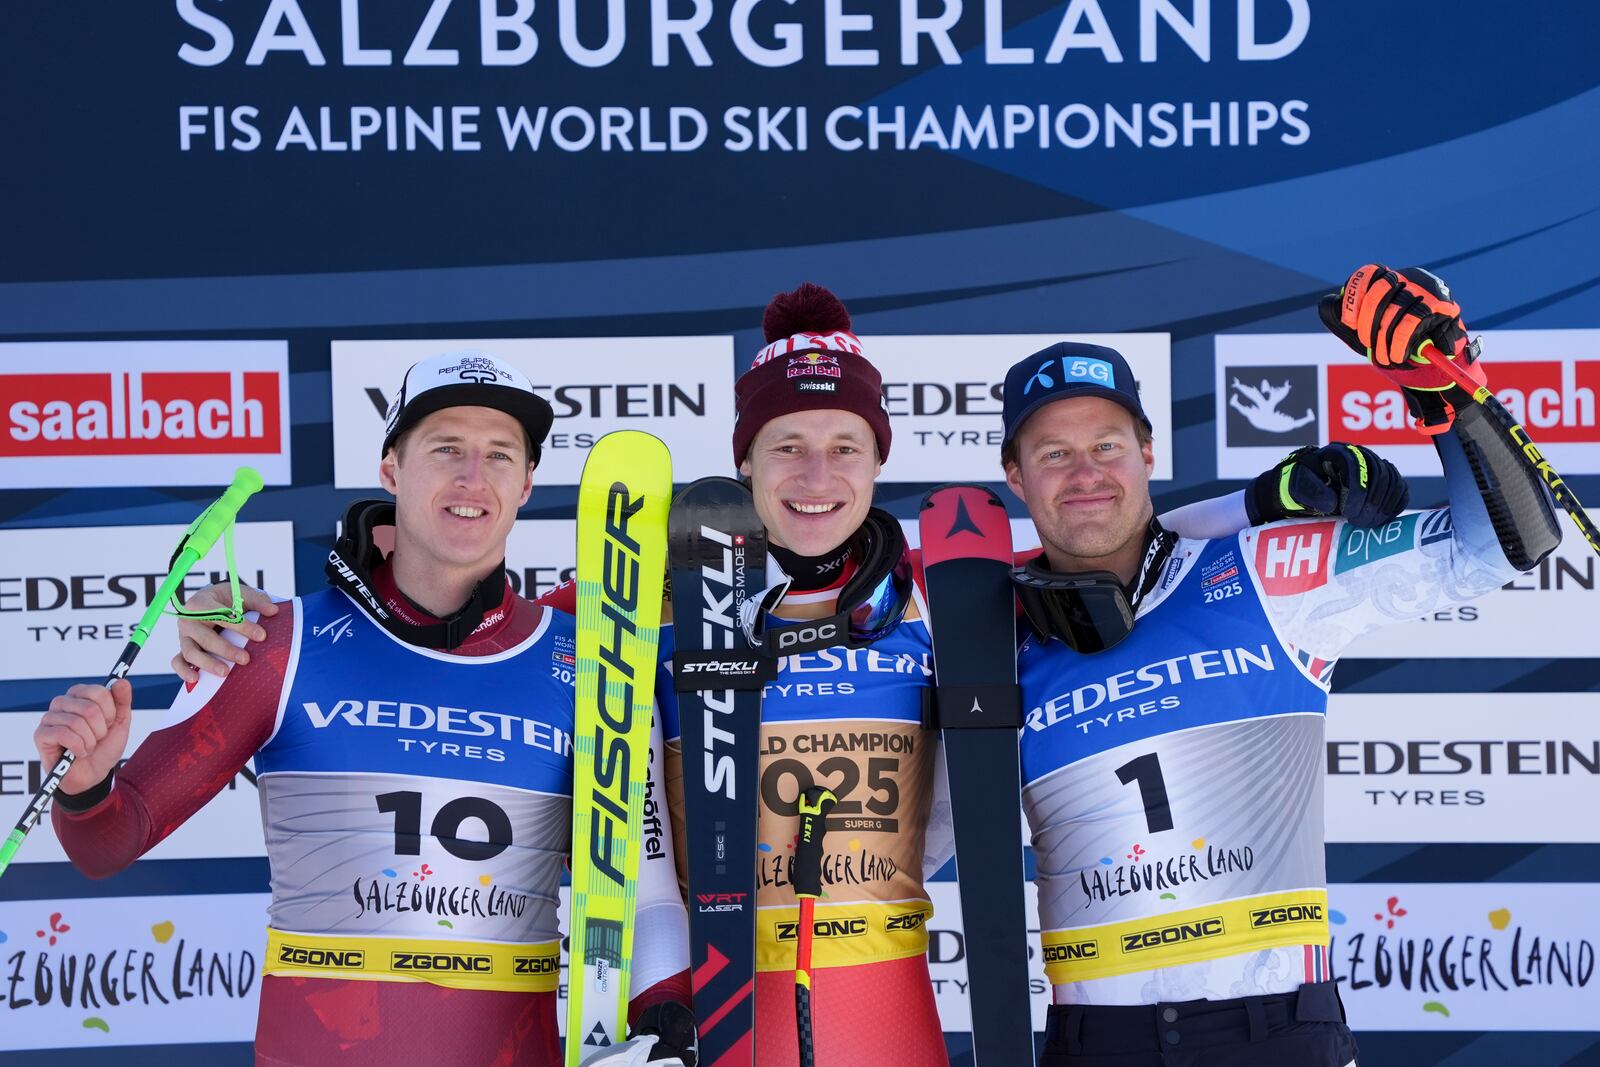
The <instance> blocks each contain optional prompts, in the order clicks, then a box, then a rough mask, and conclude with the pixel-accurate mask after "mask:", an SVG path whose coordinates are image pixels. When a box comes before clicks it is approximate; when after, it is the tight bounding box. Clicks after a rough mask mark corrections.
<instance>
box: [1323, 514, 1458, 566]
mask: <svg viewBox="0 0 1600 1067" xmlns="http://www.w3.org/2000/svg"><path fill="white" fill-rule="evenodd" d="M1438 514H1444V515H1445V516H1446V525H1447V526H1448V522H1449V512H1442V513H1438ZM1417 519H1418V516H1416V515H1402V516H1400V517H1399V518H1398V519H1395V520H1394V521H1393V522H1389V523H1385V524H1384V525H1382V526H1375V527H1373V528H1372V529H1369V530H1364V529H1362V528H1360V527H1358V526H1346V527H1345V528H1344V536H1343V537H1342V538H1340V540H1339V558H1338V559H1337V560H1336V561H1335V562H1334V565H1333V572H1334V573H1335V574H1343V573H1345V572H1346V571H1353V570H1355V569H1356V568H1357V567H1364V566H1366V565H1367V564H1368V563H1376V562H1377V561H1378V560H1380V559H1384V558H1386V557H1388V556H1398V555H1400V553H1402V552H1406V551H1409V550H1410V549H1411V548H1412V547H1413V546H1414V545H1415V544H1416V541H1417ZM1446 536H1449V535H1448V533H1447V534H1446Z"/></svg>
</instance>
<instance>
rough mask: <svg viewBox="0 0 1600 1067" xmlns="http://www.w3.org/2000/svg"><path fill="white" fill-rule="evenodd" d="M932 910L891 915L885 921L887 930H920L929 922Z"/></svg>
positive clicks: (884, 925)
mask: <svg viewBox="0 0 1600 1067" xmlns="http://www.w3.org/2000/svg"><path fill="white" fill-rule="evenodd" d="M930 914H931V913H930V912H926V911H911V912H907V913H906V914H904V915H890V916H888V917H887V918H886V919H884V921H883V928H884V929H885V930H920V929H922V928H923V927H924V926H926V925H927V923H928V916H929V915H930Z"/></svg>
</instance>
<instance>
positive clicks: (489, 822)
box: [377, 790, 511, 860]
mask: <svg viewBox="0 0 1600 1067" xmlns="http://www.w3.org/2000/svg"><path fill="white" fill-rule="evenodd" d="M377 800H378V810H379V811H381V812H385V813H392V814H393V815H394V854H395V855H396V856H420V855H422V794H421V793H418V792H414V791H412V790H401V791H399V792H394V793H379V794H378V797H377ZM468 819H477V820H478V821H479V822H481V823H483V825H484V829H486V830H487V831H488V832H489V839H488V840H487V841H471V840H463V839H462V838H461V836H460V833H461V824H462V823H464V822H466V821H467V820H468ZM428 832H429V833H430V834H432V835H433V838H434V840H436V841H438V842H439V847H440V848H442V849H444V850H445V851H446V852H448V853H450V855H452V856H454V857H455V858H456V859H458V860H489V859H494V858H495V857H496V856H498V855H500V853H502V852H504V851H505V850H506V849H507V848H508V847H510V845H511V818H510V817H509V816H508V815H506V813H505V810H504V809H503V808H501V807H500V805H498V804H496V803H495V802H494V801H492V800H486V799H484V798H483V797H456V798H455V799H454V800H451V801H448V802H446V803H445V804H444V806H443V807H441V808H440V809H439V811H438V813H437V814H435V815H434V817H433V823H432V825H431V826H429V828H428Z"/></svg>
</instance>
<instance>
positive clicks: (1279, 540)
mask: <svg viewBox="0 0 1600 1067" xmlns="http://www.w3.org/2000/svg"><path fill="white" fill-rule="evenodd" d="M1335 528H1336V524H1335V523H1332V522H1300V523H1295V524H1294V525H1293V526H1280V527H1277V528H1276V529H1270V530H1265V531H1263V532H1262V534H1261V536H1260V538H1259V539H1258V540H1257V541H1256V574H1257V575H1259V576H1260V578H1261V588H1262V589H1263V590H1264V591H1265V592H1266V594H1267V595H1268V596H1294V595H1295V594H1296V593H1305V592H1309V591H1310V590H1312V589H1316V588H1318V587H1319V586H1322V585H1326V584H1327V581H1328V554H1329V552H1330V551H1331V550H1332V549H1333V542H1334V530H1335ZM1407 547H1409V546H1407Z"/></svg>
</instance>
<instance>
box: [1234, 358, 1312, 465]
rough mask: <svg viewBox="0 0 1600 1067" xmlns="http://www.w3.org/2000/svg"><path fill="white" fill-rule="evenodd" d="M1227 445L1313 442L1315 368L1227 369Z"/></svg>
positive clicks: (1275, 445)
mask: <svg viewBox="0 0 1600 1067" xmlns="http://www.w3.org/2000/svg"><path fill="white" fill-rule="evenodd" d="M1225 373H1226V374H1227V380H1228V411H1227V415H1226V420H1225V421H1226V441H1227V443H1228V444H1229V445H1235V446H1237V445H1271V446H1274V447H1277V446H1280V445H1289V444H1306V443H1315V442H1316V441H1318V440H1319V438H1318V436H1317V433H1318V427H1317V391H1318V384H1317V379H1318V377H1319V370H1318V368H1317V367H1315V366H1278V367H1230V368H1228V369H1227V370H1226V372H1225Z"/></svg>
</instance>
